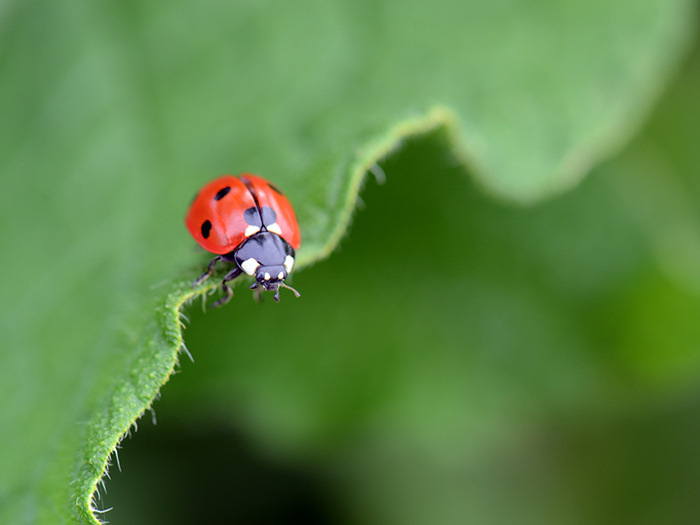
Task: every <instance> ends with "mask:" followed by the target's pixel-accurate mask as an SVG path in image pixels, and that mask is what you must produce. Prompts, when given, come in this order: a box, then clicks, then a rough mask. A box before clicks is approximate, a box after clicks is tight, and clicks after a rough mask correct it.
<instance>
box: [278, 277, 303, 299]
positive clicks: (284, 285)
mask: <svg viewBox="0 0 700 525" xmlns="http://www.w3.org/2000/svg"><path fill="white" fill-rule="evenodd" d="M280 286H281V287H282V288H286V289H288V290H291V291H293V292H294V295H296V296H297V298H298V297H301V294H300V293H299V292H297V291H296V290H295V289H294V288H292V287H291V286H289V285H287V284H284V281H280Z"/></svg>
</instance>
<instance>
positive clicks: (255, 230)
mask: <svg viewBox="0 0 700 525" xmlns="http://www.w3.org/2000/svg"><path fill="white" fill-rule="evenodd" d="M259 231H260V228H259V227H257V226H248V227H247V228H246V229H245V233H244V235H245V236H246V237H250V236H251V235H253V234H254V233H258V232H259Z"/></svg>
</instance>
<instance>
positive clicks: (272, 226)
mask: <svg viewBox="0 0 700 525" xmlns="http://www.w3.org/2000/svg"><path fill="white" fill-rule="evenodd" d="M265 227H266V228H267V231H269V232H272V233H276V234H277V235H282V228H280V225H279V224H277V223H276V222H273V223H272V224H270V225H269V226H265Z"/></svg>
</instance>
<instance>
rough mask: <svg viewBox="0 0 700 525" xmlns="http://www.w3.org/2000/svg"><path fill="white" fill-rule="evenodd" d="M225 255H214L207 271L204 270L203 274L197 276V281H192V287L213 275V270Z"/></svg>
mask: <svg viewBox="0 0 700 525" xmlns="http://www.w3.org/2000/svg"><path fill="white" fill-rule="evenodd" d="M222 258H223V257H222V256H221V255H217V256H216V257H214V258H213V259H212V260H211V262H210V263H209V266H207V271H206V272H204V273H203V274H202V275H200V276H199V277H197V279H195V281H194V282H193V283H192V288H196V287H197V286H199V285H200V284H202V283H203V282H204V281H206V280H207V279H208V278H209V276H210V275H211V272H213V271H214V266H216V263H217V262H219V261H220V260H221V259H222Z"/></svg>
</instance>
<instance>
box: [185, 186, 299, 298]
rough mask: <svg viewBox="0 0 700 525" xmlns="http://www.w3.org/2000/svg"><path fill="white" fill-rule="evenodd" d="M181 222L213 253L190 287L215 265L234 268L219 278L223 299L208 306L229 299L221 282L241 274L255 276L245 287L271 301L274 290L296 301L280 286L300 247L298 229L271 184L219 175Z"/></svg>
mask: <svg viewBox="0 0 700 525" xmlns="http://www.w3.org/2000/svg"><path fill="white" fill-rule="evenodd" d="M185 224H186V225H187V229H188V230H189V231H190V233H191V234H192V237H194V238H195V240H196V241H197V242H198V243H199V244H200V246H202V248H204V249H205V250H207V251H210V252H212V253H215V254H217V256H216V257H214V259H212V261H211V262H210V263H209V266H208V267H207V271H206V272H204V273H203V274H202V275H201V276H200V277H199V278H198V279H197V280H196V281H194V283H192V286H193V287H195V286H197V285H199V284H201V283H202V282H203V281H204V280H206V279H207V278H208V277H209V276H210V275H211V273H212V272H213V271H214V266H216V263H217V262H218V261H226V262H230V263H233V264H235V265H236V266H235V267H234V268H233V270H231V271H230V272H228V273H227V274H226V275H225V276H224V280H223V282H222V283H221V288H222V289H223V291H224V297H222V298H221V299H219V300H218V301H216V302H215V303H214V306H221V305H222V304H226V303H227V302H228V301H229V300H230V299H231V297H233V290H231V288H229V286H227V285H226V283H227V282H228V281H231V280H232V279H235V278H236V277H238V276H239V275H240V274H241V273H246V274H248V275H250V276H254V277H255V283H253V285H252V286H251V287H250V288H251V289H253V290H254V289H256V288H258V287H262V288H264V289H265V290H268V291H271V292H275V295H274V299H275V301H277V302H279V293H280V292H279V289H280V287H282V288H288V289H290V290H292V291H293V292H294V294H295V295H296V296H297V297H299V292H297V291H296V290H295V289H294V288H292V287H291V286H288V285H286V284H285V282H284V280H285V279H286V278H287V276H288V275H289V274H290V273H291V271H292V268H293V267H294V257H295V255H296V249H297V248H299V246H300V245H301V234H300V232H299V225H298V224H297V218H296V215H295V214H294V208H292V205H291V204H290V203H289V200H287V197H285V196H284V194H283V193H282V192H281V191H280V189H279V188H278V187H277V186H275V185H274V184H272V183H271V182H269V181H267V180H265V179H263V178H262V177H258V176H257V175H252V174H250V173H242V174H241V175H238V176H236V177H234V176H233V175H223V176H221V177H219V178H218V179H215V180H213V181H211V182H209V183H208V184H206V185H204V186H203V187H202V189H201V190H199V193H198V194H197V197H195V199H194V201H193V202H192V205H191V206H190V209H189V212H188V213H187V217H186V218H185Z"/></svg>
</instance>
